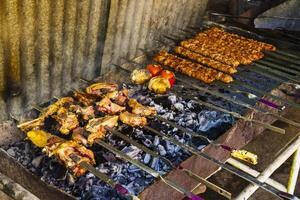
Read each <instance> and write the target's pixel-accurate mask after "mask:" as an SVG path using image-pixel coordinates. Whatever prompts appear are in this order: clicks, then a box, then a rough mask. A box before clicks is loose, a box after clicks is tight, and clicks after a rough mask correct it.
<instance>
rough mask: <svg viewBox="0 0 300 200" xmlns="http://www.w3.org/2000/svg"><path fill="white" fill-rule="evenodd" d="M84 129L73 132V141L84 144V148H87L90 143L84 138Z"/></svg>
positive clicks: (76, 129) (80, 128) (78, 128)
mask: <svg viewBox="0 0 300 200" xmlns="http://www.w3.org/2000/svg"><path fill="white" fill-rule="evenodd" d="M84 131H85V130H84V128H82V127H77V128H75V129H74V130H73V133H72V139H73V140H74V141H76V142H78V143H80V144H83V145H84V146H87V144H88V141H87V139H86V138H85V137H84Z"/></svg>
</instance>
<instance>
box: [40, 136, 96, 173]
mask: <svg viewBox="0 0 300 200" xmlns="http://www.w3.org/2000/svg"><path fill="white" fill-rule="evenodd" d="M43 152H45V153H46V154H47V155H48V156H49V157H51V156H55V157H56V158H57V159H58V160H59V161H60V162H61V163H62V164H63V165H64V166H66V167H67V168H68V169H70V170H71V171H72V172H73V174H74V175H75V176H77V177H79V176H82V175H83V174H84V173H85V172H86V169H83V168H81V167H80V166H79V164H77V163H81V162H87V163H89V164H91V165H95V164H96V161H95V158H94V153H93V152H92V151H91V150H89V149H87V148H86V147H84V146H82V145H80V144H78V143H77V142H76V141H73V140H70V141H65V142H58V143H54V144H52V145H51V146H46V147H44V149H43ZM73 156H76V157H77V158H79V161H78V162H75V161H74V160H73V159H72V157H73Z"/></svg>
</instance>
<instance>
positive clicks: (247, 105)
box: [113, 64, 300, 134]
mask: <svg viewBox="0 0 300 200" xmlns="http://www.w3.org/2000/svg"><path fill="white" fill-rule="evenodd" d="M113 65H115V64H113ZM115 66H118V67H120V68H122V69H124V68H123V67H121V66H119V65H115ZM127 71H128V72H130V70H127ZM172 71H173V70H172ZM176 79H177V80H179V81H181V82H183V83H185V84H187V85H190V86H192V87H194V88H196V89H198V90H200V91H202V92H206V93H209V94H212V95H215V96H218V97H221V98H223V99H225V100H228V101H230V102H233V103H235V104H237V105H240V106H244V107H246V108H248V109H251V110H253V111H256V112H262V111H261V110H258V109H256V108H254V107H253V106H251V105H249V104H247V103H244V102H241V101H239V100H236V99H232V98H231V97H228V96H226V95H224V94H222V93H219V92H217V91H211V90H209V89H207V88H203V87H201V86H198V85H195V84H193V83H191V82H190V81H185V80H184V79H181V78H179V77H177V78H176ZM174 92H175V91H174ZM178 95H179V96H182V95H181V94H178ZM192 98H194V97H192ZM207 104H209V103H207ZM210 106H211V107H215V108H217V109H219V110H220V109H222V110H223V111H224V112H226V113H229V114H233V116H235V117H237V118H240V119H242V118H244V120H245V117H243V116H241V115H240V114H238V113H235V112H231V111H228V110H226V109H223V108H221V107H217V106H214V105H213V104H210ZM262 113H264V112H262ZM264 114H268V115H272V116H274V117H277V118H278V119H279V118H281V119H282V120H284V121H285V122H286V123H291V125H296V126H299V127H300V124H299V123H297V122H293V121H291V120H289V119H284V117H281V116H279V115H277V114H275V113H264ZM249 120H250V119H247V121H249ZM252 122H254V123H257V124H260V125H261V126H264V127H265V128H267V129H271V130H273V131H275V132H278V133H281V134H283V133H285V131H284V130H283V129H280V128H278V127H275V126H272V125H270V124H264V123H262V122H260V121H256V120H252Z"/></svg>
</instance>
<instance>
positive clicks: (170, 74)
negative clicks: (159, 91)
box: [160, 70, 175, 87]
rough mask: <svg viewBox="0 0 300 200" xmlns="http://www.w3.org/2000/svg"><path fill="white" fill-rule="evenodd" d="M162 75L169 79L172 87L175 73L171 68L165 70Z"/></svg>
mask: <svg viewBox="0 0 300 200" xmlns="http://www.w3.org/2000/svg"><path fill="white" fill-rule="evenodd" d="M160 76H161V77H163V78H166V79H168V80H169V82H170V84H171V87H172V86H173V85H174V84H175V74H174V73H173V72H171V71H169V70H163V71H161V73H160Z"/></svg>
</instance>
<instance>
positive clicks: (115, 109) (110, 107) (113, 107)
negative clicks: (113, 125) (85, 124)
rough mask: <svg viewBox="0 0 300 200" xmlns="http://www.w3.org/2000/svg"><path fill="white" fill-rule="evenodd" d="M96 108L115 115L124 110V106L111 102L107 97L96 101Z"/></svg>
mask: <svg viewBox="0 0 300 200" xmlns="http://www.w3.org/2000/svg"><path fill="white" fill-rule="evenodd" d="M96 107H97V110H99V111H100V112H104V113H106V114H109V115H115V114H117V113H120V112H122V111H124V110H125V107H122V106H119V105H118V104H115V103H113V102H112V101H111V100H110V99H109V98H108V97H104V98H103V99H102V100H101V101H100V102H98V103H96Z"/></svg>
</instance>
